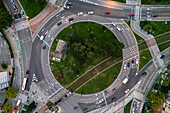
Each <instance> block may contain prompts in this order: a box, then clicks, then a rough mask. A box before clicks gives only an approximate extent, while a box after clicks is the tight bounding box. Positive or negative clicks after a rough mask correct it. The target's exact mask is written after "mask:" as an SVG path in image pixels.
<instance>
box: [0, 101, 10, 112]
mask: <svg viewBox="0 0 170 113" xmlns="http://www.w3.org/2000/svg"><path fill="white" fill-rule="evenodd" d="M2 110H3V111H7V112H9V111H12V104H11V103H9V102H6V103H5V104H4V105H3V107H2Z"/></svg>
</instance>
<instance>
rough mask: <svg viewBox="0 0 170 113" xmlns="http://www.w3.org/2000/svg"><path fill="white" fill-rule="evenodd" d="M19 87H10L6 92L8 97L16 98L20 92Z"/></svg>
mask: <svg viewBox="0 0 170 113" xmlns="http://www.w3.org/2000/svg"><path fill="white" fill-rule="evenodd" d="M18 91H19V90H18V89H17V88H14V87H8V90H7V92H6V98H16V94H17V93H18Z"/></svg>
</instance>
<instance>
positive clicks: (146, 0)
mask: <svg viewBox="0 0 170 113" xmlns="http://www.w3.org/2000/svg"><path fill="white" fill-rule="evenodd" d="M141 4H152V5H168V4H170V1H169V0H141Z"/></svg>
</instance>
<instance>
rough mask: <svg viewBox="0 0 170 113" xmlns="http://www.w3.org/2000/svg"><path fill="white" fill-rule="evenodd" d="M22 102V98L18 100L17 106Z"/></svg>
mask: <svg viewBox="0 0 170 113" xmlns="http://www.w3.org/2000/svg"><path fill="white" fill-rule="evenodd" d="M20 104H21V99H19V100H18V102H17V104H16V106H17V107H18V106H19V105H20Z"/></svg>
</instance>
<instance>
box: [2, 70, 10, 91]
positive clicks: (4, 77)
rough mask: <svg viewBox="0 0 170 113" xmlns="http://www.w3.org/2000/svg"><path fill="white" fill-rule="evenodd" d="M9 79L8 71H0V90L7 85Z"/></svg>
mask: <svg viewBox="0 0 170 113" xmlns="http://www.w3.org/2000/svg"><path fill="white" fill-rule="evenodd" d="M9 80H10V78H9V72H8V71H4V72H0V90H1V89H4V88H6V87H8V86H9V84H8V82H9Z"/></svg>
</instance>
